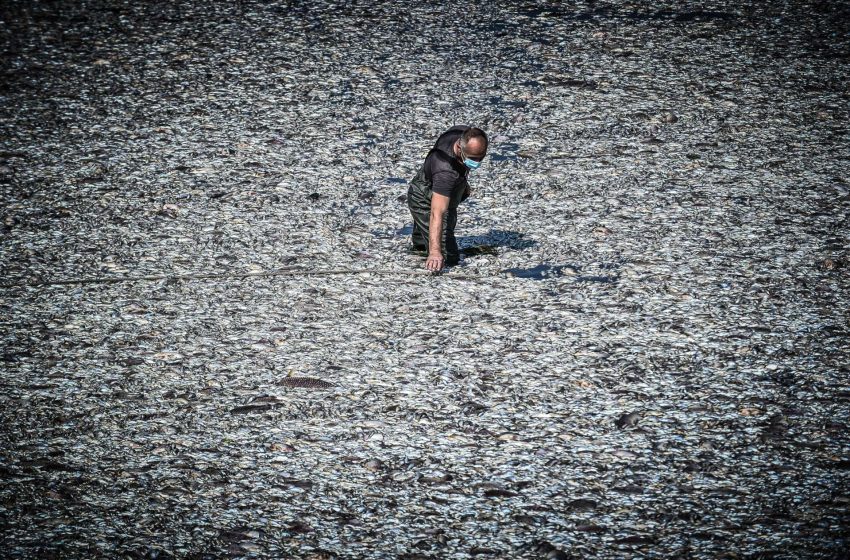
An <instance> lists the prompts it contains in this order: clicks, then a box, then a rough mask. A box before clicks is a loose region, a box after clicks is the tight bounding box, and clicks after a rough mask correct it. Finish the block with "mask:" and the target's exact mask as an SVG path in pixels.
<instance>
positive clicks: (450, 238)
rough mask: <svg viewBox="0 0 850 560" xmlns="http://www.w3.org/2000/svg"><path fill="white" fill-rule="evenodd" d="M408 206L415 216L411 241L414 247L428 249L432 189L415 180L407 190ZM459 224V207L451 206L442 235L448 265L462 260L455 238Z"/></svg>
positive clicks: (443, 251) (443, 250)
mask: <svg viewBox="0 0 850 560" xmlns="http://www.w3.org/2000/svg"><path fill="white" fill-rule="evenodd" d="M407 206H408V207H409V208H410V214H411V215H412V216H413V234H412V236H411V241H413V247H414V248H415V249H419V250H422V251H427V250H428V245H429V242H428V239H429V237H428V230H429V229H430V225H431V190H430V189H429V188H427V186H426V185H419V184H416V182H414V183H413V184H411V185H410V188H409V189H408V190H407ZM456 225H457V208H449V210H448V211H447V212H446V215H445V217H444V218H443V232H442V236H441V251H442V253H443V259H445V262H446V264H447V265H455V264H457V263H458V262H460V250H459V249H458V247H457V239H455V226H456Z"/></svg>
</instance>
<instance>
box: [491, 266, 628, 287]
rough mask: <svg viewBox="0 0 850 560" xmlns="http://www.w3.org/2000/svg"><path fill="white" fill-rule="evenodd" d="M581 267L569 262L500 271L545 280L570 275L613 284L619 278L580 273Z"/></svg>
mask: <svg viewBox="0 0 850 560" xmlns="http://www.w3.org/2000/svg"><path fill="white" fill-rule="evenodd" d="M580 271H581V267H579V266H577V265H571V264H538V265H537V266H535V267H532V268H506V269H504V270H502V272H504V273H507V274H510V275H511V276H513V277H515V278H528V279H530V280H546V279H548V278H560V277H562V276H571V277H572V278H573V281H574V282H596V283H599V284H614V283H616V282H617V281H618V280H619V279H620V275H619V274H611V275H590V274H585V275H581V274H579V272H580Z"/></svg>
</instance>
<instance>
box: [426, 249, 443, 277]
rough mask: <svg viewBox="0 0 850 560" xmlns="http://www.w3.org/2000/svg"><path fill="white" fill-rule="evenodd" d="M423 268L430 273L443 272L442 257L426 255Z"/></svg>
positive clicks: (439, 255)
mask: <svg viewBox="0 0 850 560" xmlns="http://www.w3.org/2000/svg"><path fill="white" fill-rule="evenodd" d="M425 268H427V269H428V270H430V271H431V272H440V271H441V270H443V255H441V254H439V253H437V254H436V255H428V258H427V259H425Z"/></svg>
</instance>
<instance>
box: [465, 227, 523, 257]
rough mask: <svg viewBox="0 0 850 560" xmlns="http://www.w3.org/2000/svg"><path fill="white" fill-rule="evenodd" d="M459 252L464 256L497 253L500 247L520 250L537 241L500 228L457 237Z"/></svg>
mask: <svg viewBox="0 0 850 560" xmlns="http://www.w3.org/2000/svg"><path fill="white" fill-rule="evenodd" d="M457 244H458V247H460V252H461V253H463V255H464V256H466V257H474V256H478V255H498V254H499V251H498V249H499V248H500V247H507V248H509V249H515V250H517V251H521V250H522V249H528V248H530V247H534V246H535V245H537V241H534V240H533V239H526V238H525V234H523V233H519V232H517V231H505V230H501V229H494V230H490V233H487V234H486V235H469V236H464V237H458V238H457Z"/></svg>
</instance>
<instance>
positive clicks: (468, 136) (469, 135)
mask: <svg viewBox="0 0 850 560" xmlns="http://www.w3.org/2000/svg"><path fill="white" fill-rule="evenodd" d="M473 138H481V139H482V140H484V147H485V148H487V147H488V146H489V145H490V141H489V140H487V134H485V132H484V131H483V130H481V129H480V128H475V127H474V126H473V127H472V128H469V129H467V130H466V131H465V132H464V133H463V134H462V135H461V137H460V147H461V148H463V149H464V150H465V149H466V146H467V144H469V141H470V140H472V139H473Z"/></svg>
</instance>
